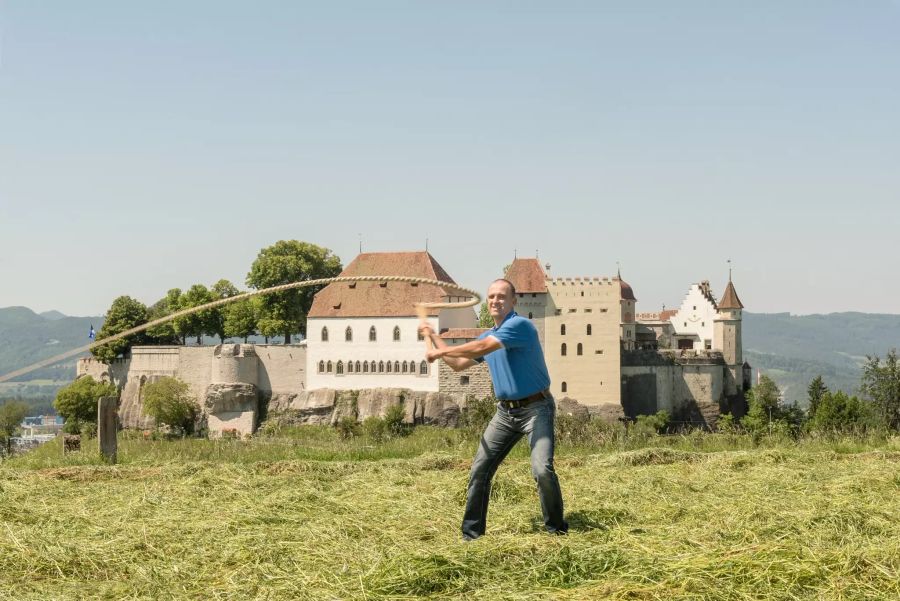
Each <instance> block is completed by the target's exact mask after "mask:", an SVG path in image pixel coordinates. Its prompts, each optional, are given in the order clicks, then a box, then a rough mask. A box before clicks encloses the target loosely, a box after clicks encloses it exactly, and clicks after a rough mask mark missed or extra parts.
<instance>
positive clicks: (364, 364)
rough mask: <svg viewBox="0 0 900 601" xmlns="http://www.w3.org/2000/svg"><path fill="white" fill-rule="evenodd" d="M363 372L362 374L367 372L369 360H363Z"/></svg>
mask: <svg viewBox="0 0 900 601" xmlns="http://www.w3.org/2000/svg"><path fill="white" fill-rule="evenodd" d="M363 373H364V374H367V373H369V362H368V361H363Z"/></svg>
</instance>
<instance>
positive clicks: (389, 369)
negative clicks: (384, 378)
mask: <svg viewBox="0 0 900 601" xmlns="http://www.w3.org/2000/svg"><path fill="white" fill-rule="evenodd" d="M392 367H393V364H392V363H391V362H390V361H388V362H387V372H388V373H391V372H392V371H393V369H391V368H392Z"/></svg>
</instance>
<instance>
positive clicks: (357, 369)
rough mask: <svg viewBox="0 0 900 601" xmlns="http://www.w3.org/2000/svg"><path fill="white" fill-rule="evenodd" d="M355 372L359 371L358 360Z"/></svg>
mask: <svg viewBox="0 0 900 601" xmlns="http://www.w3.org/2000/svg"><path fill="white" fill-rule="evenodd" d="M356 373H359V361H357V362H356Z"/></svg>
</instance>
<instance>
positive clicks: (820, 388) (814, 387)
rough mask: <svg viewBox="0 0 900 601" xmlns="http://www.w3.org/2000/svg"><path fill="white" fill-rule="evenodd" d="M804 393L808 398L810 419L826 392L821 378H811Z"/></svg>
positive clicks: (826, 388)
mask: <svg viewBox="0 0 900 601" xmlns="http://www.w3.org/2000/svg"><path fill="white" fill-rule="evenodd" d="M806 392H807V395H808V397H809V417H810V419H812V418H814V417H815V416H816V410H817V409H818V408H819V403H820V402H821V400H822V397H823V396H824V395H825V393H827V392H828V387H827V386H825V382H823V381H822V376H816V377H815V378H813V379H812V381H811V382H810V383H809V386H808V387H807V388H806Z"/></svg>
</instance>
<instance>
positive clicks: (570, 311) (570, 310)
mask: <svg viewBox="0 0 900 601" xmlns="http://www.w3.org/2000/svg"><path fill="white" fill-rule="evenodd" d="M577 310H578V309H569V313H574V312H575V311H577Z"/></svg>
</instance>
